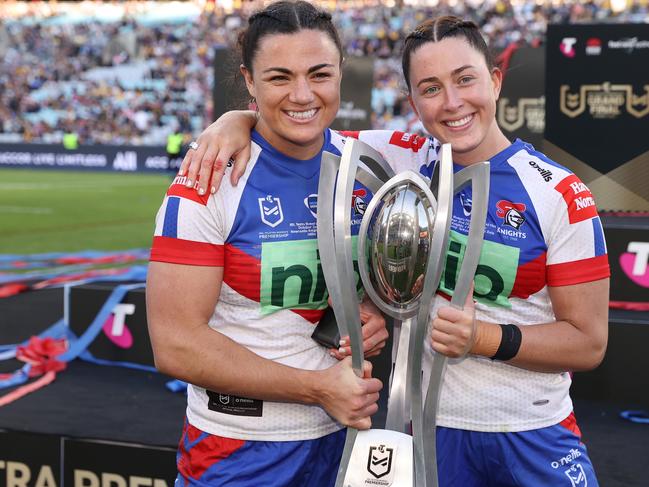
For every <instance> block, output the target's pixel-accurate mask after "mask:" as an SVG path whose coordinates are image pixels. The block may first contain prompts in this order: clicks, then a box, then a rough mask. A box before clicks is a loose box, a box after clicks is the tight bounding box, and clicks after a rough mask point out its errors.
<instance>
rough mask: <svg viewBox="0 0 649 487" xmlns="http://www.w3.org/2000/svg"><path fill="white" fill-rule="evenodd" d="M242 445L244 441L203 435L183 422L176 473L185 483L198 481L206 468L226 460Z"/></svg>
mask: <svg viewBox="0 0 649 487" xmlns="http://www.w3.org/2000/svg"><path fill="white" fill-rule="evenodd" d="M201 437H202V438H201ZM244 444H245V441H244V440H235V439H232V438H224V437H221V436H216V435H210V434H207V433H203V432H202V431H200V430H199V429H197V428H195V427H193V426H192V425H191V424H189V423H188V422H187V421H185V428H184V431H183V436H182V438H181V439H180V445H178V452H179V454H180V455H179V457H180V458H179V459H178V473H180V475H181V476H182V477H183V478H184V479H185V480H186V481H187V482H189V481H190V480H193V481H199V480H200V479H201V477H202V476H203V474H204V473H205V472H206V471H207V469H208V468H210V467H212V466H213V465H214V464H215V463H218V462H220V461H221V460H224V459H226V458H228V457H229V456H230V455H232V454H233V453H234V452H235V451H237V450H238V449H239V448H241V447H242V446H243V445H244Z"/></svg>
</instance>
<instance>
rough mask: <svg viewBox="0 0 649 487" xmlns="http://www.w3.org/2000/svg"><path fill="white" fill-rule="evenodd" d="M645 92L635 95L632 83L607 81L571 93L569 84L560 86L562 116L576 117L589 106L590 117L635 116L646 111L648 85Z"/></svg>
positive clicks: (585, 86)
mask: <svg viewBox="0 0 649 487" xmlns="http://www.w3.org/2000/svg"><path fill="white" fill-rule="evenodd" d="M644 89H645V94H644V95H636V94H635V93H634V91H633V85H617V84H611V83H610V82H608V81H606V82H604V83H602V84H599V85H581V86H580V87H579V91H578V92H577V93H571V92H570V91H569V90H570V86H568V85H561V88H560V89H559V105H560V108H561V111H562V112H563V113H564V115H566V116H568V117H570V118H576V117H578V116H579V115H581V114H582V113H584V112H585V111H586V105H588V106H589V108H590V113H591V114H592V115H593V118H612V117H616V116H618V115H620V110H621V109H622V108H626V111H627V113H629V115H632V116H634V117H636V118H643V117H645V116H646V115H648V114H649V85H645V86H644Z"/></svg>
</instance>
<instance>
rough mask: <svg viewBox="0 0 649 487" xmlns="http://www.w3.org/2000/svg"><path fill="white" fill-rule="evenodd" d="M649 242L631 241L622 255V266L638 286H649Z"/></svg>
mask: <svg viewBox="0 0 649 487" xmlns="http://www.w3.org/2000/svg"><path fill="white" fill-rule="evenodd" d="M648 264H649V242H629V245H628V246H627V251H626V252H625V253H624V254H622V255H620V267H622V270H623V271H624V273H625V274H626V275H627V277H628V278H629V279H631V280H632V281H633V282H634V283H635V284H637V285H638V286H642V287H646V288H649V265H648Z"/></svg>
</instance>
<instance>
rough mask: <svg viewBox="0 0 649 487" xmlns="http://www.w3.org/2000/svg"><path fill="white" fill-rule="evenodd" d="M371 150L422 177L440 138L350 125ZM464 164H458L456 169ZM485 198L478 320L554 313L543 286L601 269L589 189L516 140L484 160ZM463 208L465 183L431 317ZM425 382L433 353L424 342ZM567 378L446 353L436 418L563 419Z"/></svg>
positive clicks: (460, 235) (455, 252) (467, 209)
mask: <svg viewBox="0 0 649 487" xmlns="http://www.w3.org/2000/svg"><path fill="white" fill-rule="evenodd" d="M347 135H352V136H356V137H358V138H359V139H360V140H362V141H364V142H366V143H368V144H369V145H371V146H373V147H374V148H375V149H376V150H378V151H379V152H380V153H381V154H382V155H383V156H384V157H385V158H386V159H387V161H388V162H389V163H390V164H391V165H392V166H393V167H394V169H395V170H397V171H401V170H405V169H410V170H414V171H420V172H421V173H423V174H424V175H427V176H430V174H431V173H432V169H433V167H434V163H435V162H436V160H437V154H438V151H439V146H440V144H439V143H438V142H437V141H435V140H434V139H426V138H422V137H418V136H416V135H410V134H404V133H401V132H388V131H365V132H360V133H354V134H353V133H348V134H347ZM460 169H462V167H461V166H456V167H455V170H456V171H457V170H460ZM490 174H491V183H490V188H491V190H490V196H489V206H488V213H487V224H486V229H485V236H484V244H483V249H482V254H481V258H480V262H479V266H478V270H477V272H476V277H475V293H474V299H475V300H476V301H477V304H476V316H477V318H478V319H481V320H485V321H488V322H492V323H515V324H517V325H520V326H525V325H529V324H536V323H547V322H552V321H555V316H554V313H553V310H552V303H551V302H550V297H549V294H548V286H566V285H572V284H578V283H584V282H590V281H595V280H599V279H603V278H606V277H608V276H609V266H608V258H607V254H606V244H605V241H604V233H603V230H602V226H601V222H600V220H599V217H598V215H597V210H596V208H595V203H594V200H593V197H592V195H591V193H590V191H589V189H588V188H587V187H586V185H585V184H583V183H582V182H581V181H580V180H579V178H577V176H575V175H574V174H572V173H571V172H570V171H568V170H567V169H565V168H564V167H562V166H560V165H559V164H557V163H555V162H553V161H551V160H549V159H547V158H546V157H545V156H544V155H543V154H541V153H539V152H537V151H535V150H534V148H533V147H532V146H531V145H529V144H526V143H525V142H522V141H520V140H517V141H516V142H514V143H513V144H512V145H511V146H509V147H508V148H507V149H505V150H504V151H502V152H501V153H499V154H497V155H496V156H494V157H493V158H492V159H491V161H490ZM470 213H471V188H468V189H466V190H463V191H462V192H460V193H459V194H457V195H456V196H455V198H454V205H453V217H452V223H451V239H450V244H449V251H448V253H447V256H446V262H445V265H444V268H443V270H442V279H441V282H440V286H439V289H438V294H437V296H436V297H435V299H434V301H433V304H432V310H431V316H434V314H435V310H436V309H437V308H438V307H439V306H443V305H448V301H447V299H446V298H445V297H443V295H447V296H449V295H452V294H453V289H454V287H455V278H456V277H457V270H458V269H459V262H461V255H462V254H463V247H464V245H465V243H466V235H467V233H468V222H469V218H470ZM426 343H427V344H426V356H425V358H424V375H425V381H424V383H425V384H427V381H428V375H429V373H430V367H431V361H432V356H433V353H434V352H433V351H432V348H431V346H430V341H429V340H427V342H426ZM570 384H571V377H570V374H569V373H568V372H564V373H541V372H533V371H529V370H524V369H521V368H518V367H514V366H511V365H508V364H506V363H503V362H498V361H492V360H490V359H489V358H482V357H473V356H470V357H467V358H466V359H465V360H462V361H454V360H450V361H449V365H448V367H447V369H446V374H445V377H444V383H443V387H442V392H441V397H440V405H439V411H438V424H439V425H440V426H446V427H450V428H459V429H467V430H474V431H497V432H507V431H525V430H530V429H536V428H542V427H546V426H550V425H553V424H556V423H559V422H561V421H562V420H563V419H565V418H566V417H567V416H568V415H569V414H570V413H571V411H572V402H571V399H570V396H569V388H570Z"/></svg>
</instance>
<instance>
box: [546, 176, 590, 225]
mask: <svg viewBox="0 0 649 487" xmlns="http://www.w3.org/2000/svg"><path fill="white" fill-rule="evenodd" d="M554 189H556V190H557V191H558V192H559V193H561V196H563V200H564V201H565V202H566V205H567V206H568V218H569V220H570V224H573V223H579V222H583V221H584V220H590V219H591V218H595V217H596V216H597V207H596V206H595V200H594V199H593V195H592V193H591V192H590V190H589V189H588V187H587V186H586V185H585V184H584V183H582V182H581V180H580V179H579V178H578V177H577V176H576V175H574V174H571V175H570V176H568V177H566V178H564V179H563V180H562V181H560V182H559V184H557V185H556V186H555V187H554Z"/></svg>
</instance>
